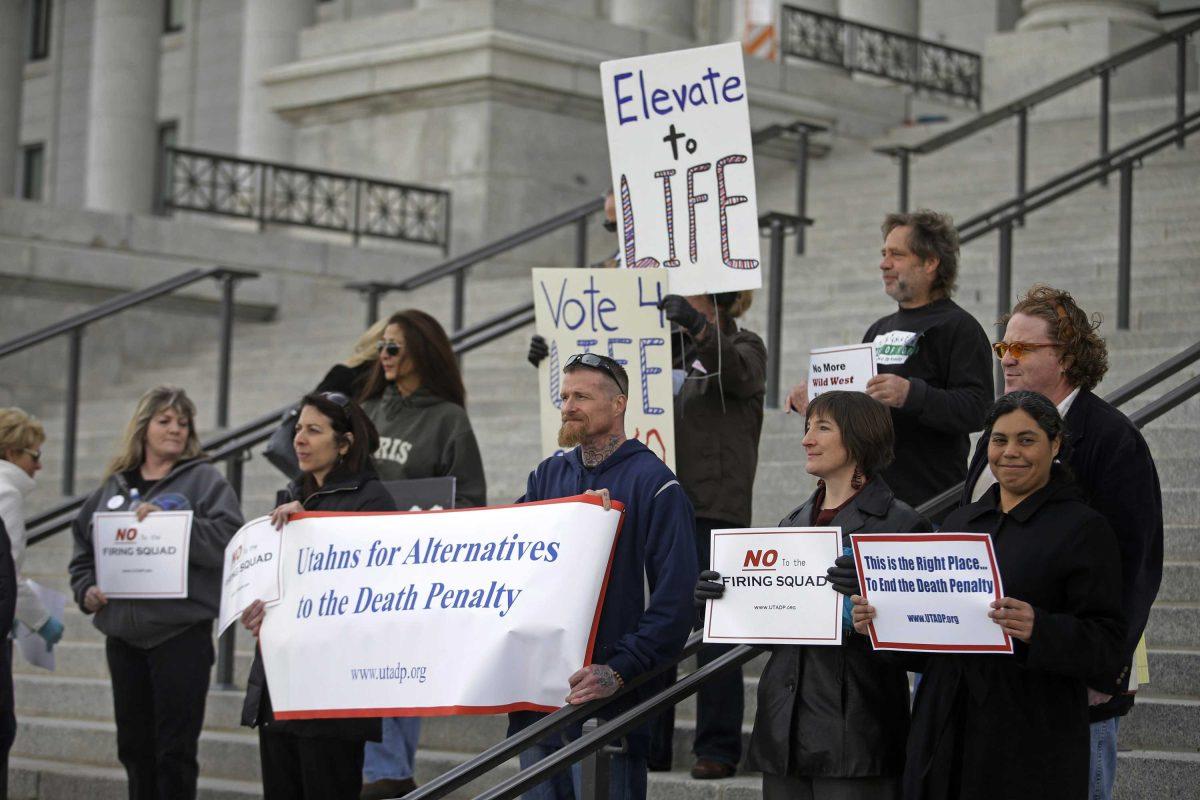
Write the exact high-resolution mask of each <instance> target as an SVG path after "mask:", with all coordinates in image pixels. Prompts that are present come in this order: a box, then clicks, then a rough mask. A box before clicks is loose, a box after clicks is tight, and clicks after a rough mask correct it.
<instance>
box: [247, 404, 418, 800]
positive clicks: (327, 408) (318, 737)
mask: <svg viewBox="0 0 1200 800" xmlns="http://www.w3.org/2000/svg"><path fill="white" fill-rule="evenodd" d="M294 445H295V448H296V459H297V460H298V461H299V462H300V469H301V470H302V473H301V477H300V478H299V480H297V481H295V482H293V483H291V484H290V485H289V486H288V487H287V488H286V489H284V490H283V491H281V492H280V493H279V497H278V499H277V501H276V508H275V510H274V511H272V512H271V522H272V523H273V524H274V525H275V526H276V527H278V528H282V527H283V525H284V524H285V523H286V522H287V519H288V517H290V516H291V515H292V514H297V513H299V512H301V511H395V510H396V504H395V503H394V502H393V501H392V496H391V495H390V494H389V493H388V491H387V489H386V488H384V486H383V484H382V483H380V482H379V479H378V478H377V477H376V475H375V469H374V466H373V465H372V461H371V453H372V452H373V451H374V450H375V448H376V447H378V446H379V434H377V433H376V432H375V428H374V426H373V425H371V421H370V420H369V419H367V417H366V415H365V414H364V413H363V411H362V409H361V408H359V407H358V405H357V404H355V403H354V402H353V401H352V400H350V399H349V398H348V397H346V396H345V395H344V394H340V393H338V392H320V393H315V394H310V395H307V396H306V397H305V398H304V399H303V400H302V401H301V406H300V416H299V418H298V419H297V421H296V437H295V439H294ZM265 615H266V610H265V609H264V607H263V603H262V601H261V600H255V601H254V602H253V603H252V604H251V605H250V607H249V608H247V609H246V610H245V611H244V612H243V613H242V624H243V625H245V626H246V629H247V630H249V631H250V632H251V633H253V634H254V635H255V636H258V631H259V628H260V627H261V626H262V622H263V619H264V618H265ZM242 724H243V725H247V726H250V727H257V728H258V742H259V758H260V759H261V761H262V777H263V797H264V799H265V800H358V796H359V792H360V791H361V789H362V768H363V747H364V745H365V743H366V742H367V741H368V740H373V741H378V740H379V720H378V719H375V718H371V719H311V720H286V721H280V720H276V719H275V715H274V713H273V712H272V708H271V693H270V689H269V687H268V686H267V675H266V670H265V669H264V668H263V660H262V651H261V650H260V649H256V650H255V653H254V664H253V665H252V666H251V667H250V677H249V679H248V680H247V681H246V701H245V703H244V705H243V707H242Z"/></svg>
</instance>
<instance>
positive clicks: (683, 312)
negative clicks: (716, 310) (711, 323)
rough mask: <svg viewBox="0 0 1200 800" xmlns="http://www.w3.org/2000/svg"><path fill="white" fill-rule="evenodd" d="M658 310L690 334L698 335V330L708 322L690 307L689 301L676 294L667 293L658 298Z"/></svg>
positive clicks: (702, 328)
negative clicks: (660, 298)
mask: <svg viewBox="0 0 1200 800" xmlns="http://www.w3.org/2000/svg"><path fill="white" fill-rule="evenodd" d="M658 310H659V311H663V312H666V315H667V319H669V320H671V322H674V323H675V324H676V325H678V326H679V327H681V328H683V329H684V330H685V331H687V332H688V333H690V334H691V335H692V336H699V335H700V331H702V330H704V326H705V325H707V324H708V320H706V319H705V318H704V315H703V314H701V313H700V312H699V311H697V310H696V309H694V308H692V304H691V303H689V302H688V301H687V300H686V299H685V298H684V297H682V296H680V295H677V294H669V295H667V296H666V297H664V298H663V299H662V300H659V301H658Z"/></svg>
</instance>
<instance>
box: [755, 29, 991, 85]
mask: <svg viewBox="0 0 1200 800" xmlns="http://www.w3.org/2000/svg"><path fill="white" fill-rule="evenodd" d="M779 39H780V48H779V49H780V52H782V53H783V55H784V56H790V57H792V58H803V59H806V60H809V61H817V62H820V63H822V64H829V65H832V66H835V67H841V68H843V69H847V70H850V71H852V72H861V73H863V74H864V75H874V76H876V77H880V78H887V79H889V80H893V81H896V82H897V83H902V84H905V85H907V86H911V87H912V88H913V89H915V90H917V91H923V92H931V93H934V94H939V95H943V96H946V97H953V98H958V99H962V100H968V101H970V102H972V103H974V104H975V105H976V106H978V105H979V101H980V93H981V86H982V78H981V75H982V67H981V63H982V62H981V59H980V57H979V54H978V53H971V52H969V51H967V50H959V49H958V48H955V47H947V46H946V45H944V44H939V43H937V42H930V41H926V40H925V39H919V38H917V37H915V36H909V35H907V34H903V33H897V32H896V31H889V30H886V29H884V28H876V27H874V26H871V25H863V24H861V23H858V22H850V21H848V20H844V19H842V18H841V17H835V16H831V15H829V14H821V13H819V12H817V11H809V10H808V9H804V8H796V7H795V6H789V5H785V6H783V12H782V20H781V25H780V36H779Z"/></svg>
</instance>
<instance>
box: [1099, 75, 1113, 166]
mask: <svg viewBox="0 0 1200 800" xmlns="http://www.w3.org/2000/svg"><path fill="white" fill-rule="evenodd" d="M1111 84H1112V70H1107V69H1106V70H1104V72H1101V73H1100V158H1102V159H1104V163H1103V164H1102V165H1101V170H1100V185H1101V186H1108V172H1107V171H1106V170H1105V169H1104V167H1107V166H1108V122H1109V120H1108V106H1109V97H1110V94H1111V89H1112V86H1111Z"/></svg>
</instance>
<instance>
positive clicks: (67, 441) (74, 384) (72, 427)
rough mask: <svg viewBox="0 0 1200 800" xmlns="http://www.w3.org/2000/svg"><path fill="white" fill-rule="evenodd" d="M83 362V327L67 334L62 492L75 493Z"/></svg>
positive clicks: (66, 493)
mask: <svg viewBox="0 0 1200 800" xmlns="http://www.w3.org/2000/svg"><path fill="white" fill-rule="evenodd" d="M82 364H83V328H82V327H79V328H73V329H72V330H71V332H70V333H68V334H67V408H66V419H65V420H63V474H62V493H63V494H65V495H68V496H70V495H73V494H75V444H76V439H77V436H78V433H79V372H80V368H81V366H82Z"/></svg>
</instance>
